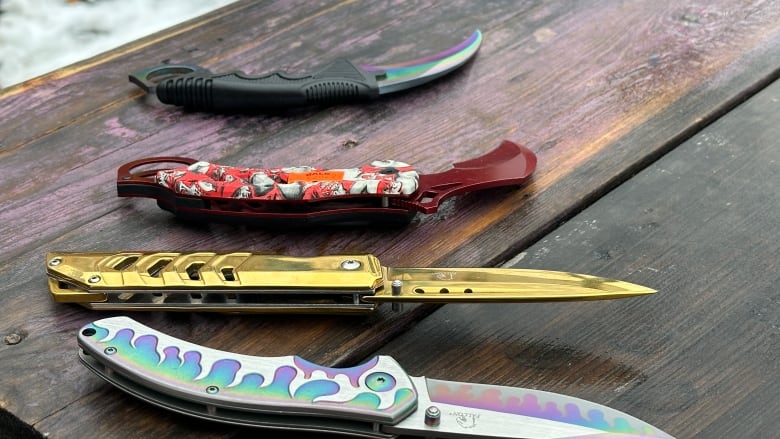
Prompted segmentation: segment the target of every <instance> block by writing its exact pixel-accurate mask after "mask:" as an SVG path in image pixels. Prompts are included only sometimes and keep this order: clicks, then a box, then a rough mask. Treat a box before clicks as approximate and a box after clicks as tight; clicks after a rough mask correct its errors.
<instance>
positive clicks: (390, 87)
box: [129, 30, 482, 112]
mask: <svg viewBox="0 0 780 439" xmlns="http://www.w3.org/2000/svg"><path fill="white" fill-rule="evenodd" d="M481 41H482V33H481V32H480V31H479V30H477V31H476V32H474V33H473V34H472V35H471V36H470V37H469V38H467V39H466V40H464V41H463V42H462V43H460V44H458V45H456V46H454V47H452V48H450V49H447V50H445V51H442V52H440V53H437V54H435V55H431V56H427V57H424V58H420V59H417V60H413V61H407V62H401V63H395V64H387V65H381V66H372V65H357V64H354V63H353V62H351V61H349V60H346V59H338V60H336V61H334V62H332V63H330V64H329V65H327V66H326V67H324V68H322V69H320V70H319V71H317V72H315V73H312V74H308V75H302V76H293V75H290V74H288V73H285V72H274V73H270V74H267V75H263V76H249V75H246V74H244V73H242V72H232V73H219V74H214V73H211V72H210V71H208V70H206V69H204V68H202V67H200V66H197V65H191V64H162V65H158V66H154V67H150V68H147V69H143V70H139V71H137V72H133V73H131V74H130V76H129V79H130V82H132V83H134V84H136V85H138V86H139V87H141V88H142V89H143V90H145V91H146V92H154V93H155V94H156V95H157V98H158V99H159V100H160V102H162V103H165V104H171V105H177V106H182V107H186V108H189V109H192V110H197V111H213V112H259V111H266V112H267V111H280V110H286V109H290V108H297V107H308V106H327V105H335V104H350V103H359V102H367V101H370V100H373V99H376V98H378V97H379V95H381V94H385V93H392V92H395V91H399V90H403V89H407V88H410V87H414V86H417V85H420V84H423V83H426V82H429V81H431V80H433V79H435V78H438V77H439V76H442V75H445V74H447V73H449V72H451V71H453V70H455V69H457V68H458V67H460V66H461V65H463V64H464V63H466V62H467V61H468V60H469V59H471V58H472V57H473V56H474V54H475V53H476V52H477V49H478V48H479V45H480V43H481Z"/></svg>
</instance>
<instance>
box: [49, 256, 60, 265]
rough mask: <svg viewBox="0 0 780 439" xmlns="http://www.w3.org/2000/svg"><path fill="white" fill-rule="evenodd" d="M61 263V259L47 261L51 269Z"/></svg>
mask: <svg viewBox="0 0 780 439" xmlns="http://www.w3.org/2000/svg"><path fill="white" fill-rule="evenodd" d="M61 263H62V258H53V259H52V260H51V261H49V265H51V266H52V267H56V266H58V265H60V264H61Z"/></svg>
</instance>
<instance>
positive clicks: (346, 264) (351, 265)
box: [341, 259, 360, 271]
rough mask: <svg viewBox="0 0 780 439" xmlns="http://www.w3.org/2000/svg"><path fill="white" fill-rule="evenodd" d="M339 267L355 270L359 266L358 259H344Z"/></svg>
mask: <svg viewBox="0 0 780 439" xmlns="http://www.w3.org/2000/svg"><path fill="white" fill-rule="evenodd" d="M341 268H343V269H344V270H350V271H352V270H357V269H358V268H360V261H357V260H355V259H347V260H346V261H343V262H342V263H341Z"/></svg>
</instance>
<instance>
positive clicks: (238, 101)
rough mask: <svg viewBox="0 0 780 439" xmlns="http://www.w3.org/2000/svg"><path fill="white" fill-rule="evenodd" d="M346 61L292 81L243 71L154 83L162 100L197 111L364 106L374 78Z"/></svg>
mask: <svg viewBox="0 0 780 439" xmlns="http://www.w3.org/2000/svg"><path fill="white" fill-rule="evenodd" d="M382 74H383V72H365V71H363V70H361V69H360V68H359V67H357V66H356V65H354V64H353V63H352V62H350V61H348V60H346V59H339V60H336V61H334V62H333V63H331V64H329V65H328V66H326V67H325V68H324V69H322V70H320V71H318V72H317V73H314V74H311V75H307V76H300V77H294V76H289V75H287V74H286V73H283V72H275V73H271V74H269V75H266V76H259V77H253V76H247V75H244V74H243V73H240V72H233V73H225V74H212V73H209V72H206V71H197V72H193V73H191V74H188V75H184V76H178V77H173V78H168V79H165V80H163V81H162V82H160V83H158V84H157V85H156V93H157V97H158V98H159V99H160V101H161V102H163V103H166V104H172V105H179V106H183V107H186V108H190V109H193V110H199V111H217V112H222V111H224V112H231V111H262V110H277V109H278V110H282V109H288V108H294V107H305V106H310V105H334V104H345V103H354V102H363V101H368V100H371V99H374V98H376V97H377V96H379V87H378V85H377V81H376V76H377V75H379V76H381V75H382Z"/></svg>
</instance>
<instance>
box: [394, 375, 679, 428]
mask: <svg viewBox="0 0 780 439" xmlns="http://www.w3.org/2000/svg"><path fill="white" fill-rule="evenodd" d="M412 380H413V381H414V384H415V388H416V389H417V391H418V393H419V395H418V398H419V401H418V410H417V412H415V413H413V414H412V415H410V416H409V417H407V418H405V419H404V420H402V421H401V422H399V423H397V424H395V425H392V426H386V427H385V431H387V432H389V433H393V434H399V435H414V436H425V437H469V438H475V437H480V438H488V437H491V438H532V439H574V438H578V439H674V438H673V437H672V436H670V435H668V434H667V433H665V432H663V431H661V430H660V429H658V428H656V427H654V426H652V425H650V424H648V423H647V422H644V421H642V420H640V419H637V418H635V417H633V416H631V415H629V414H626V413H623V412H620V411H618V410H615V409H613V408H610V407H607V406H604V405H601V404H597V403H595V402H591V401H586V400H584V399H580V398H575V397H572V396H568V395H562V394H558V393H552V392H545V391H542V390H535V389H525V388H520V387H506V386H497V385H490V384H474V383H459V382H453V381H443V380H436V379H431V378H425V377H412ZM431 407H435V410H436V413H438V417H437V424H436V425H435V426H431V425H430V424H431V422H430V416H428V415H429V413H426V409H428V411H429V410H430V408H431ZM426 416H428V417H429V419H428V422H426Z"/></svg>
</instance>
